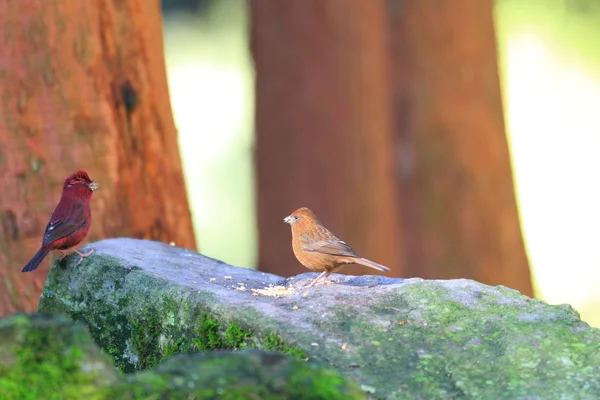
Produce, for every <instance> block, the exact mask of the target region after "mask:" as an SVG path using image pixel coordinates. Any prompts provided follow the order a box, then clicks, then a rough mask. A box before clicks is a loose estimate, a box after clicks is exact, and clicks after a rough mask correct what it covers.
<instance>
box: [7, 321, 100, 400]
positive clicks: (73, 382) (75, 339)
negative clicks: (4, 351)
mask: <svg viewBox="0 0 600 400" xmlns="http://www.w3.org/2000/svg"><path fill="white" fill-rule="evenodd" d="M2 322H3V323H4V324H3V326H0V337H1V338H2V344H3V345H4V346H7V345H8V344H9V343H12V346H11V348H12V353H13V354H14V355H15V358H14V359H12V360H10V361H8V362H7V361H6V360H3V361H2V362H0V398H2V399H3V400H13V399H15V400H17V399H19V400H22V399H25V400H27V399H32V400H33V399H48V400H54V399H56V400H62V399H79V398H86V399H93V400H96V399H103V398H104V396H103V393H104V392H103V391H101V390H98V389H97V385H98V382H97V377H98V373H97V371H96V370H93V371H84V370H83V364H84V362H87V361H88V360H85V359H84V355H85V354H86V352H87V353H88V354H89V352H90V346H93V345H92V344H91V340H90V339H89V337H88V336H87V334H86V333H85V331H84V329H83V327H82V326H73V324H72V322H70V321H68V320H66V319H60V318H59V319H55V320H54V319H53V320H50V318H49V317H46V316H34V317H32V318H31V319H30V317H29V316H25V315H19V316H15V317H11V318H7V319H5V320H3V321H2ZM52 324H54V325H52ZM94 351H95V352H96V353H98V350H94ZM98 354H99V353H98ZM103 361H104V362H105V363H106V365H108V361H107V360H103Z"/></svg>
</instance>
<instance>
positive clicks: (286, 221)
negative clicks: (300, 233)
mask: <svg viewBox="0 0 600 400" xmlns="http://www.w3.org/2000/svg"><path fill="white" fill-rule="evenodd" d="M283 222H285V223H286V224H291V223H292V216H291V215H288V216H287V217H285V218H284V219H283Z"/></svg>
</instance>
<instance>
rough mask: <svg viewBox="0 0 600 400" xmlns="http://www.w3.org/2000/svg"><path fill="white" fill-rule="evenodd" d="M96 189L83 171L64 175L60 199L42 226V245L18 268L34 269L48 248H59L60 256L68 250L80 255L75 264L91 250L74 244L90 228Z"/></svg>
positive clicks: (83, 236)
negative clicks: (93, 197) (83, 251)
mask: <svg viewBox="0 0 600 400" xmlns="http://www.w3.org/2000/svg"><path fill="white" fill-rule="evenodd" d="M96 189H98V183H96V182H94V181H92V180H91V179H90V177H89V176H88V174H87V173H86V172H84V171H77V172H75V173H74V174H73V175H71V176H69V177H67V179H65V183H64V185H63V192H62V196H61V197H60V201H59V202H58V205H57V206H56V208H55V209H54V212H53V213H52V216H51V217H50V222H49V223H48V225H47V226H46V232H45V233H44V240H43V241H42V246H41V248H40V249H39V250H38V252H37V253H35V256H33V258H32V259H31V260H30V261H29V262H28V263H27V265H25V267H23V269H22V270H21V272H29V271H34V270H35V269H36V268H37V267H38V266H39V265H40V263H41V262H42V260H43V259H44V257H46V255H47V254H48V253H49V252H51V251H52V250H58V251H60V252H61V254H62V256H61V257H60V259H61V260H62V259H63V258H64V257H66V256H68V255H69V254H71V253H77V254H79V256H80V257H81V258H80V259H79V261H78V262H77V265H79V263H81V261H82V260H83V259H84V258H86V257H88V256H90V255H91V254H92V253H93V252H94V250H90V251H88V252H87V253H81V252H80V251H79V250H77V249H76V248H75V247H76V246H77V245H78V244H79V243H81V241H82V240H83V239H85V237H86V236H87V234H88V232H89V231H90V226H91V224H92V213H91V211H90V199H91V198H92V193H93V192H94V190H96Z"/></svg>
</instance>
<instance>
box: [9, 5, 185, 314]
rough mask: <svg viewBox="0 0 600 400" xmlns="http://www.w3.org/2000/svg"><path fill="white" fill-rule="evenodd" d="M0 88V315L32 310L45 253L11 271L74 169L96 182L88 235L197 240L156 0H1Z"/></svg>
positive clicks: (29, 252) (32, 246)
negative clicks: (31, 266)
mask: <svg viewBox="0 0 600 400" xmlns="http://www.w3.org/2000/svg"><path fill="white" fill-rule="evenodd" d="M0 92H1V93H2V97H1V99H0V111H1V115H0V140H1V145H0V185H1V187H2V194H0V315H6V314H8V313H12V312H15V311H33V310H35V309H36V307H37V301H38V298H39V294H40V292H41V289H42V285H43V282H44V280H45V277H46V274H47V271H48V266H49V264H50V260H53V259H54V258H55V256H50V257H48V259H49V260H48V261H46V262H45V264H44V265H43V266H42V267H40V268H39V269H38V270H37V271H35V272H34V273H31V274H23V273H21V272H20V271H21V268H22V267H23V265H24V264H25V262H26V261H27V260H28V259H29V258H30V257H31V256H33V254H34V253H35V251H36V250H37V248H38V247H39V245H40V243H41V239H42V235H43V232H44V228H45V226H46V223H47V222H48V219H49V217H50V215H51V213H52V211H53V209H54V207H55V206H56V204H57V202H58V200H59V197H60V193H61V189H62V183H63V180H64V178H65V177H66V176H67V175H68V174H70V173H71V172H73V171H74V170H76V169H84V170H86V171H87V172H88V173H89V175H90V176H91V177H92V179H94V180H97V181H98V182H99V183H100V189H99V190H98V191H97V192H96V194H95V195H94V198H93V199H92V214H93V222H92V231H91V234H90V235H89V237H88V241H93V240H98V239H102V238H108V237H118V236H130V237H137V238H145V239H154V240H160V241H165V242H170V241H174V242H175V243H176V244H177V245H179V246H183V247H188V248H194V247H195V240H194V233H193V229H192V224H191V220H190V212H189V208H188V201H187V197H186V190H185V184H184V180H183V175H182V169H181V163H180V158H179V150H178V148H177V132H176V130H175V126H174V123H173V119H172V116H171V108H170V104H169V94H168V88H167V83H166V75H165V66H164V59H163V44H162V27H161V14H160V7H159V2H158V1H148V0H122V1H119V2H108V3H107V2H105V1H99V0H98V1H91V0H90V1H68V0H57V1H38V0H19V1H4V2H1V3H0ZM123 251H124V252H126V251H127V249H123Z"/></svg>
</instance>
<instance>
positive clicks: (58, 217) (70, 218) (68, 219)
mask: <svg viewBox="0 0 600 400" xmlns="http://www.w3.org/2000/svg"><path fill="white" fill-rule="evenodd" d="M87 223H88V219H87V218H86V215H85V209H84V205H83V203H81V202H78V201H68V202H62V201H61V202H60V203H59V204H58V206H56V210H54V213H53V214H52V217H50V222H49V223H48V225H47V226H46V232H44V240H43V242H42V247H46V246H48V245H49V244H50V243H52V242H54V241H56V240H58V239H60V238H62V237H65V236H68V235H70V234H71V233H73V232H75V231H77V230H78V229H81V228H83V227H84V226H85V225H86V224H87Z"/></svg>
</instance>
